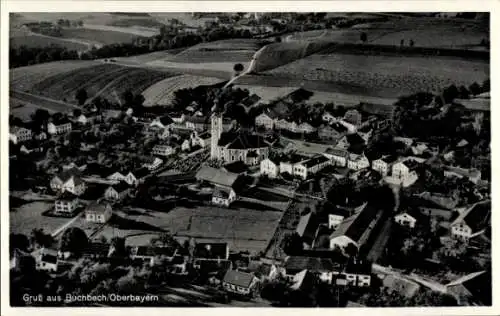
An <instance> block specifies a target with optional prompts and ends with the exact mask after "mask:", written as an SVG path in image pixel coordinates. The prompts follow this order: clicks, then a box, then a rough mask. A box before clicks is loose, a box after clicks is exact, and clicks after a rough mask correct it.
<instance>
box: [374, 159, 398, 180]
mask: <svg viewBox="0 0 500 316" xmlns="http://www.w3.org/2000/svg"><path fill="white" fill-rule="evenodd" d="M397 160H398V157H397V156H396V155H386V156H383V157H381V158H379V159H376V160H373V161H372V169H373V170H375V171H377V172H378V173H380V174H381V175H382V176H383V177H385V176H387V175H388V174H389V172H390V171H391V169H392V165H393V164H394V163H395V162H396V161H397Z"/></svg>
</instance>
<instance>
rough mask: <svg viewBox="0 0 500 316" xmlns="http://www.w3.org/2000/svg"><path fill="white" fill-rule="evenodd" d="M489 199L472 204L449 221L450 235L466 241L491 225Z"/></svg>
mask: <svg viewBox="0 0 500 316" xmlns="http://www.w3.org/2000/svg"><path fill="white" fill-rule="evenodd" d="M490 221H491V200H486V201H481V202H478V203H475V204H473V205H472V206H470V207H469V208H468V209H466V210H465V211H463V212H462V213H460V215H459V216H458V217H457V219H455V221H453V223H451V225H450V228H451V236H452V237H453V238H455V239H459V240H463V241H468V240H469V239H470V238H472V237H474V236H476V235H478V234H480V233H481V232H483V231H484V230H485V229H486V228H487V227H488V226H490V225H491V223H490Z"/></svg>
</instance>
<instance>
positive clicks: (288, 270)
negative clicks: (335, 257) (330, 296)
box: [283, 256, 342, 284]
mask: <svg viewBox="0 0 500 316" xmlns="http://www.w3.org/2000/svg"><path fill="white" fill-rule="evenodd" d="M283 268H284V273H285V275H286V276H287V277H289V278H293V276H294V275H296V274H297V273H300V272H301V271H303V270H308V271H310V272H311V273H313V274H314V275H316V276H317V277H318V279H319V280H320V281H322V282H325V283H328V284H332V283H333V279H334V276H336V275H338V274H339V273H340V272H341V270H342V269H341V266H340V265H339V264H337V263H335V262H333V261H332V259H330V258H318V257H305V256H290V257H287V258H286V259H285V263H284V264H283Z"/></svg>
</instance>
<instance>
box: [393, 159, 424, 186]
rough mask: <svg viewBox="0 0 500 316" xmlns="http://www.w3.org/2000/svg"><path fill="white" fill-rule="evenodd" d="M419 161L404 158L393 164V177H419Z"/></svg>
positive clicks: (405, 179) (402, 179) (401, 178)
mask: <svg viewBox="0 0 500 316" xmlns="http://www.w3.org/2000/svg"><path fill="white" fill-rule="evenodd" d="M418 166H419V162H417V161H416V160H413V159H404V160H402V161H399V162H397V163H395V164H393V165H392V177H393V178H397V179H400V180H401V181H407V180H409V179H412V178H415V179H418V174H417V170H416V169H417V168H418Z"/></svg>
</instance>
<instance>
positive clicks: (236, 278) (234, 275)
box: [222, 270, 259, 296]
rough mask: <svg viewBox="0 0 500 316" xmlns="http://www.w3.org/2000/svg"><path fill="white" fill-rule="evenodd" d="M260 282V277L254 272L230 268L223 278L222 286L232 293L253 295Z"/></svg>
mask: <svg viewBox="0 0 500 316" xmlns="http://www.w3.org/2000/svg"><path fill="white" fill-rule="evenodd" d="M258 283H259V279H257V278H256V277H255V275H254V274H253V273H247V272H242V271H237V270H228V271H227V272H226V274H225V275H224V278H223V280H222V287H223V288H224V290H226V291H227V292H230V293H234V294H239V295H245V296H251V295H253V294H254V291H255V290H256V288H257V285H258Z"/></svg>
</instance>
